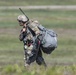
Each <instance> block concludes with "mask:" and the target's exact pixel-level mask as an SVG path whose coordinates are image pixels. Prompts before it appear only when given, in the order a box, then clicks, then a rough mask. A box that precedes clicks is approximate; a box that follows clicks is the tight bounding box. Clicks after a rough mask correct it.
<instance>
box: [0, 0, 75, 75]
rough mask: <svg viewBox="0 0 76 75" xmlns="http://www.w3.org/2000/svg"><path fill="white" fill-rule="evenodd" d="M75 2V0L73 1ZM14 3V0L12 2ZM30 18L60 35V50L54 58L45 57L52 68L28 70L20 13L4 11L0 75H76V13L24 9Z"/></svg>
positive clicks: (0, 23) (0, 22) (34, 66)
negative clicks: (25, 63)
mask: <svg viewBox="0 0 76 75" xmlns="http://www.w3.org/2000/svg"><path fill="white" fill-rule="evenodd" d="M70 1H71V0H70ZM9 2H10V1H9ZM24 12H25V13H26V14H27V15H28V17H29V18H31V19H32V18H34V19H37V20H38V21H39V22H40V23H41V24H42V25H43V26H45V27H46V28H49V29H53V30H54V31H56V33H57V34H58V48H57V49H56V50H55V51H54V52H53V53H52V54H50V55H47V54H43V57H44V59H45V61H46V63H47V65H48V68H47V69H46V70H45V69H44V68H43V66H38V65H37V64H36V63H33V64H32V65H31V66H30V69H29V70H28V71H27V69H26V68H24V60H23V54H24V53H23V43H22V42H20V41H19V39H18V36H19V32H20V29H21V27H19V25H18V22H17V16H18V15H20V14H21V12H20V11H19V10H14V9H13V10H12V9H11V10H8V9H7V10H0V75H76V60H75V59H76V46H75V45H76V11H74V10H73V11H70V10H69V11H67V10H63V11H61V10H58V11H57V10H52V11H51V10H48V9H47V10H24Z"/></svg>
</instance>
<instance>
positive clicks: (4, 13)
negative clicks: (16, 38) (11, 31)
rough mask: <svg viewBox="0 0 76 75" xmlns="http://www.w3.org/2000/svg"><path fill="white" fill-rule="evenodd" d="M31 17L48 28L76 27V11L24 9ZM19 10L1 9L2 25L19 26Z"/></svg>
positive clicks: (0, 24)
mask: <svg viewBox="0 0 76 75" xmlns="http://www.w3.org/2000/svg"><path fill="white" fill-rule="evenodd" d="M24 12H25V13H26V15H28V17H29V18H30V19H32V18H34V19H37V20H39V22H40V23H41V24H42V25H44V26H45V27H47V28H66V29H68V28H70V29H71V28H76V18H75V17H76V14H75V13H76V11H67V10H64V11H61V10H60V11H58V10H48V9H46V10H24ZM20 14H22V13H21V12H20V11H19V9H18V10H12V9H10V10H1V11H0V18H1V20H0V27H18V23H17V16H18V15H20Z"/></svg>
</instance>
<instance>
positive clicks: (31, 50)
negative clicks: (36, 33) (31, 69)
mask: <svg viewBox="0 0 76 75" xmlns="http://www.w3.org/2000/svg"><path fill="white" fill-rule="evenodd" d="M24 52H25V63H26V64H29V65H30V64H31V63H32V62H34V61H36V63H37V64H38V65H44V66H45V67H46V63H45V61H44V58H43V57H42V52H41V49H40V47H39V46H38V41H37V43H35V44H33V45H30V46H29V47H27V49H26V46H25V48H24Z"/></svg>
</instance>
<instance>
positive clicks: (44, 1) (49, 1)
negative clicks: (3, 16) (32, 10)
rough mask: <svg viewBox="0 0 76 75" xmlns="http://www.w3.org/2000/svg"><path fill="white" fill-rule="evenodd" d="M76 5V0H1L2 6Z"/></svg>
mask: <svg viewBox="0 0 76 75" xmlns="http://www.w3.org/2000/svg"><path fill="white" fill-rule="evenodd" d="M21 5H23V6H27V5H76V0H38V1H37V0H32V1H31V0H0V6H21Z"/></svg>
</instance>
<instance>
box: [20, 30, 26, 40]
mask: <svg viewBox="0 0 76 75" xmlns="http://www.w3.org/2000/svg"><path fill="white" fill-rule="evenodd" d="M26 34H27V32H22V31H21V33H20V35H19V40H20V41H23V39H24V38H25V37H26Z"/></svg>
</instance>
